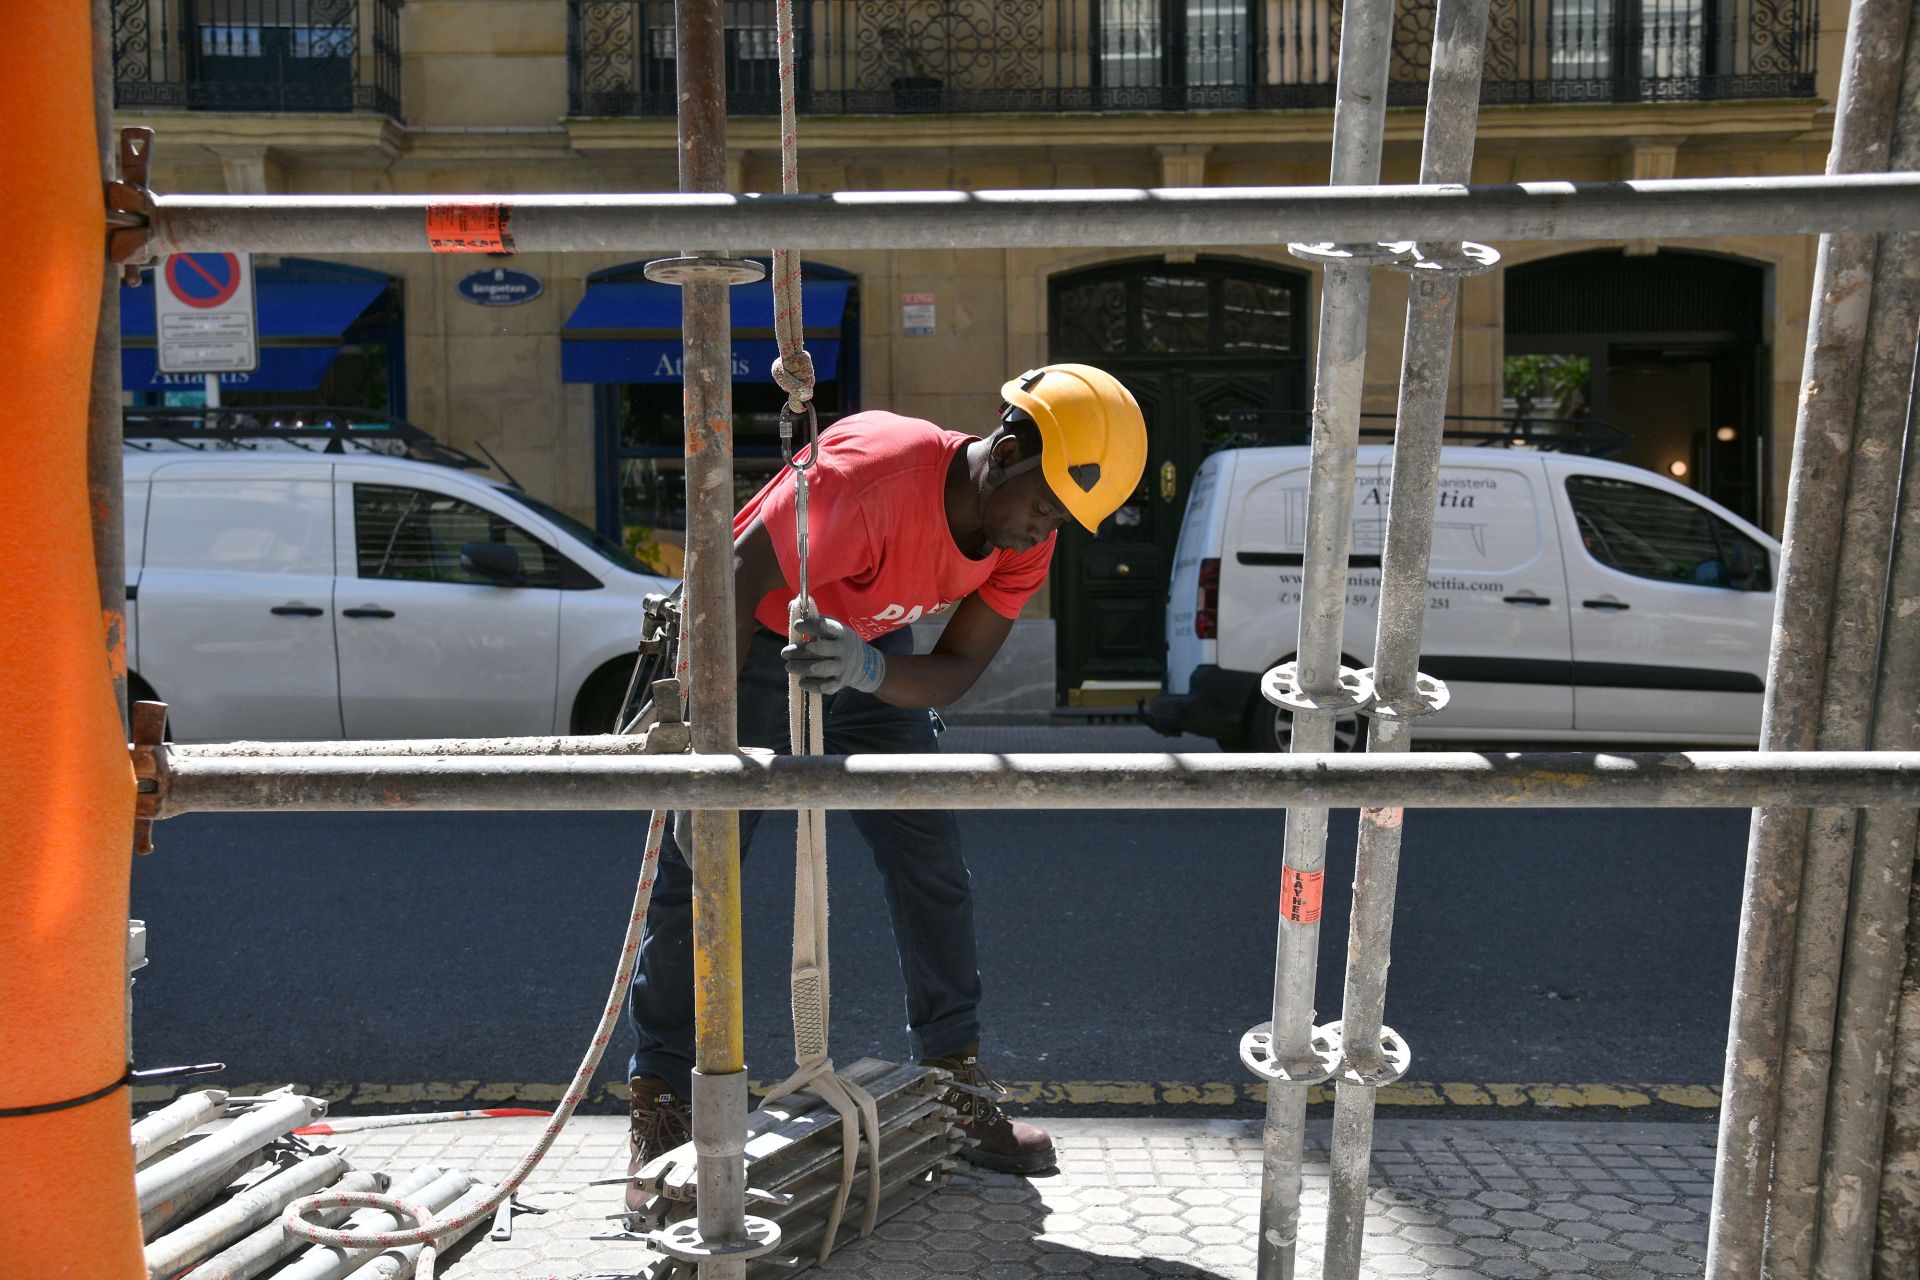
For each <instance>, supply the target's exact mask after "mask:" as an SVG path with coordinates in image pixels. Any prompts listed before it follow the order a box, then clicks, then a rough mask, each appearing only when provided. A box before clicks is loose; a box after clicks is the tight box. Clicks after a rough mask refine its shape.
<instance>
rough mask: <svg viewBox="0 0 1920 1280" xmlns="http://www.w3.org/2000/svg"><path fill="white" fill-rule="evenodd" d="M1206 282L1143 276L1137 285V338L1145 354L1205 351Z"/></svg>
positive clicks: (1191, 278) (1188, 277)
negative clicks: (1138, 293) (1138, 321)
mask: <svg viewBox="0 0 1920 1280" xmlns="http://www.w3.org/2000/svg"><path fill="white" fill-rule="evenodd" d="M1207 292H1208V290H1207V282H1206V281H1205V280H1203V279H1195V278H1193V277H1190V276H1147V277H1145V278H1143V279H1142V280H1141V282H1140V337H1141V342H1142V343H1143V345H1144V346H1145V348H1146V350H1148V351H1151V352H1155V353H1160V352H1175V351H1205V350H1206V349H1207V318H1208V317H1207V313H1208V308H1207Z"/></svg>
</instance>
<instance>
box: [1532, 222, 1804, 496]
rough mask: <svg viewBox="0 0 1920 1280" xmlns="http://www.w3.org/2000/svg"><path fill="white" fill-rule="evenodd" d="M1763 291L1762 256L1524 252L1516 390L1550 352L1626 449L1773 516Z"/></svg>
mask: <svg viewBox="0 0 1920 1280" xmlns="http://www.w3.org/2000/svg"><path fill="white" fill-rule="evenodd" d="M1767 297H1768V288H1767V268H1766V267H1764V266H1762V265H1759V264H1756V263H1751V262H1744V261H1741V260H1739V259H1736V258H1728V257H1722V256H1720V255H1717V254H1709V253H1689V252H1679V251H1673V250H1662V251H1661V252H1659V253H1657V254H1652V255H1647V256H1632V257H1630V256H1628V255H1627V254H1626V253H1625V252H1624V251H1622V250H1619V249H1598V250H1594V251H1592V252H1587V253H1569V254H1563V255H1561V256H1558V257H1553V258H1545V259H1542V260H1541V261H1539V262H1528V263H1522V264H1520V265H1519V266H1515V267H1512V268H1509V269H1508V271H1507V273H1506V356H1507V379H1508V391H1509V394H1511V393H1512V392H1513V391H1514V390H1515V388H1516V386H1517V385H1519V380H1520V379H1522V378H1524V377H1525V376H1526V374H1527V372H1528V370H1529V367H1530V365H1529V362H1531V367H1532V368H1533V369H1534V370H1536V371H1537V370H1538V368H1539V366H1540V363H1541V361H1542V359H1543V358H1545V359H1546V360H1547V361H1549V362H1550V363H1551V364H1552V365H1553V366H1554V367H1555V372H1556V374H1557V375H1558V376H1557V378H1556V379H1555V381H1556V382H1557V388H1556V394H1557V395H1558V396H1560V397H1561V398H1562V399H1563V400H1566V399H1569V398H1570V399H1571V400H1572V401H1574V402H1577V403H1576V404H1575V405H1573V406H1571V407H1574V408H1577V409H1579V410H1581V411H1584V412H1586V413H1590V414H1592V415H1593V416H1594V417H1597V418H1601V419H1604V420H1606V421H1608V422H1611V423H1612V424H1613V425H1615V426H1616V427H1619V428H1620V429H1621V430H1623V431H1625V432H1626V433H1627V437H1628V439H1627V443H1626V445H1625V447H1624V448H1623V449H1622V450H1621V452H1620V453H1619V454H1617V455H1616V456H1617V457H1618V459H1619V460H1620V461H1622V462H1627V463H1632V464H1633V465H1635V466H1641V467H1645V468H1647V469H1648V470H1649V471H1657V472H1659V473H1661V474H1662V475H1666V476H1670V477H1672V478H1674V479H1676V480H1679V481H1680V482H1681V483H1682V484H1686V485H1690V486H1692V487H1693V488H1695V489H1698V490H1699V491H1700V492H1702V493H1704V494H1706V495H1707V496H1708V497H1710V498H1712V499H1713V500H1714V501H1716V502H1719V503H1721V504H1722V505H1724V506H1726V507H1728V508H1730V509H1731V510H1733V511H1735V512H1738V513H1739V514H1740V515H1742V516H1745V517H1746V518H1747V519H1749V520H1751V521H1753V522H1754V523H1755V524H1760V525H1765V524H1766V522H1767V516H1768V514H1769V513H1768V511H1767V509H1766V508H1767V492H1766V490H1767V485H1766V477H1767V459H1768V452H1769V448H1770V444H1771V442H1770V441H1769V439H1768V430H1767V424H1768V421H1769V417H1768V409H1767V403H1766V394H1765V391H1766V381H1765V371H1766V370H1767V368H1768V365H1769V360H1768V358H1767V350H1766V336H1765V323H1764V322H1765V317H1766V315H1767V307H1768V302H1767ZM1554 357H1559V359H1557V360H1556V359H1553V358H1554ZM1569 375H1571V376H1569ZM1535 380H1536V381H1538V379H1537V378H1536V379H1535ZM1569 408H1570V406H1569V405H1568V404H1566V403H1562V404H1560V405H1557V406H1555V407H1554V408H1553V409H1552V410H1549V411H1550V412H1557V413H1559V414H1561V415H1562V416H1568V410H1569Z"/></svg>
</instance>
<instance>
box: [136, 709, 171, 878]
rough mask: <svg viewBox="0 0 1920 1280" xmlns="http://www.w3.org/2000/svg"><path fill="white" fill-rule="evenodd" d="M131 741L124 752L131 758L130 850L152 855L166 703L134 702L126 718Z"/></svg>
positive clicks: (162, 787) (163, 771)
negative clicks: (131, 843)
mask: <svg viewBox="0 0 1920 1280" xmlns="http://www.w3.org/2000/svg"><path fill="white" fill-rule="evenodd" d="M128 719H129V720H131V722H132V729H133V741H131V742H129V743H128V744H127V752H128V754H129V755H130V756H132V757H133V778H134V793H133V851H134V852H135V853H152V852H153V824H154V822H155V821H156V820H157V819H159V818H161V817H163V816H165V815H164V812H163V808H164V805H165V802H166V798H167V748H166V741H165V739H166V733H167V704H166V703H164V702H136V703H134V704H133V707H132V710H131V714H130V715H129V717H128Z"/></svg>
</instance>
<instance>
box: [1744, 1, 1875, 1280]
mask: <svg viewBox="0 0 1920 1280" xmlns="http://www.w3.org/2000/svg"><path fill="white" fill-rule="evenodd" d="M1910 16H1911V6H1910V4H1909V3H1907V0H1861V3H1859V4H1857V5H1855V7H1854V9H1853V12H1852V15H1851V18H1850V20H1849V24H1848V30H1847V46H1846V51H1845V54H1844V56H1843V60H1842V74H1841V85H1840V96H1839V104H1838V111H1837V115H1836V118H1835V124H1834V138H1833V146H1832V151H1831V152H1830V154H1829V157H1828V162H1827V172H1828V174H1829V175H1835V176H1837V175H1846V174H1862V173H1869V172H1877V171H1880V170H1884V169H1885V168H1886V165H1887V161H1888V155H1889V150H1888V148H1889V142H1890V135H1891V130H1892V122H1893V117H1894V111H1895V107H1896V103H1897V100H1898V94H1899V86H1900V69H1901V63H1902V51H1903V49H1904V47H1905V44H1906V35H1907V31H1908V25H1909V20H1910ZM1877 251H1878V243H1877V238H1876V237H1875V236H1873V235H1871V234H1848V235H1827V236H1823V237H1822V238H1821V242H1820V253H1819V260H1818V264H1817V267H1816V273H1815V278H1814V291H1813V298H1814V307H1813V314H1812V317H1811V320H1810V323H1809V326H1808V331H1807V356H1806V366H1805V373H1804V376H1803V387H1804V390H1803V393H1802V396H1801V401H1800V413H1799V420H1798V422H1797V423H1796V424H1795V432H1794V448H1793V461H1792V472H1791V478H1790V481H1789V488H1788V498H1787V518H1786V527H1785V532H1784V535H1783V538H1782V544H1783V551H1784V554H1783V557H1782V561H1781V571H1780V579H1779V588H1778V592H1777V595H1776V598H1775V606H1774V610H1775V611H1774V625H1773V646H1772V651H1771V653H1770V654H1769V656H1768V664H1767V694H1766V702H1765V709H1764V712H1763V720H1762V727H1761V743H1762V747H1763V749H1766V750H1807V749H1810V748H1813V747H1815V746H1818V745H1820V743H1821V733H1820V729H1821V723H1822V718H1823V716H1822V713H1823V709H1824V706H1825V701H1826V697H1825V695H1826V689H1827V679H1828V664H1829V656H1830V648H1829V631H1828V623H1829V620H1830V619H1831V618H1832V617H1833V616H1834V612H1835V608H1836V594H1835V592H1836V583H1837V581H1838V579H1839V577H1840V575H1841V571H1842V564H1841V555H1842V545H1843V533H1844V530H1845V526H1846V504H1845V503H1844V502H1836V501H1835V500H1834V494H1835V491H1836V489H1840V488H1842V486H1844V485H1845V484H1846V481H1847V477H1848V475H1849V471H1850V468H1851V460H1852V456H1853V451H1854V445H1855V428H1856V418H1857V415H1858V413H1859V410H1860V407H1861V404H1860V386H1861V373H1862V368H1863V365H1864V360H1865V351H1866V346H1867V329H1868V322H1869V318H1870V314H1871V310H1872V306H1871V304H1872V301H1873V295H1874V279H1873V273H1874V265H1875V262H1876V258H1877ZM1856 545H1857V544H1856ZM1883 564H1884V562H1883ZM1830 821H1831V819H1830V817H1829V816H1827V815H1809V814H1808V813H1806V812H1805V811H1801V810H1785V809H1781V808H1778V807H1769V808H1766V809H1763V810H1762V811H1760V812H1757V813H1756V814H1755V815H1754V820H1753V829H1752V833H1751V835H1750V837H1749V840H1748V853H1747V874H1746V884H1745V887H1744V890H1743V896H1742V907H1741V921H1740V938H1739V943H1738V950H1737V952H1736V955H1735V971H1734V993H1733V1003H1732V1009H1731V1013H1730V1016H1729V1027H1728V1034H1727V1057H1726V1073H1725V1086H1724V1090H1723V1101H1722V1105H1721V1112H1720V1142H1719V1151H1718V1154H1717V1157H1716V1170H1715V1178H1714V1193H1713V1211H1712V1215H1711V1218H1710V1222H1709V1236H1708V1246H1707V1275H1708V1277H1709V1278H1710V1280H1732V1277H1745V1276H1751V1275H1757V1274H1759V1273H1760V1271H1761V1266H1762V1259H1763V1258H1765V1257H1766V1256H1767V1255H1768V1252H1769V1248H1770V1245H1769V1236H1770V1235H1772V1236H1774V1237H1776V1238H1777V1240H1778V1242H1779V1244H1780V1246H1781V1247H1782V1248H1783V1249H1784V1251H1785V1253H1786V1255H1787V1257H1788V1258H1789V1259H1792V1258H1793V1257H1795V1256H1798V1257H1799V1258H1800V1259H1801V1263H1800V1265H1801V1266H1802V1268H1804V1262H1805V1258H1806V1256H1807V1255H1806V1249H1807V1247H1809V1246H1810V1244H1811V1240H1810V1228H1811V1221H1812V1212H1813V1210H1812V1205H1813V1202H1814V1186H1813V1183H1814V1179H1815V1177H1816V1176H1817V1175H1816V1174H1812V1173H1806V1172H1801V1171H1799V1170H1798V1163H1799V1161H1800V1160H1801V1158H1802V1156H1803V1155H1808V1154H1810V1155H1811V1156H1812V1157H1813V1159H1814V1160H1815V1161H1817V1158H1818V1149H1819V1135H1818V1132H1817V1130H1816V1131H1815V1132H1814V1133H1813V1134H1812V1137H1811V1139H1810V1141H1811V1144H1812V1151H1811V1152H1810V1153H1795V1152H1786V1151H1784V1150H1783V1149H1782V1148H1781V1146H1780V1145H1779V1141H1778V1140H1779V1137H1780V1136H1781V1125H1782V1122H1783V1119H1784V1120H1786V1121H1787V1122H1788V1123H1790V1124H1792V1126H1793V1127H1794V1130H1795V1132H1796V1133H1801V1132H1803V1131H1804V1130H1805V1129H1806V1128H1808V1127H1810V1120H1808V1119H1803V1118H1802V1116H1803V1113H1805V1112H1806V1111H1807V1110H1808V1107H1810V1106H1811V1105H1813V1100H1812V1098H1811V1096H1810V1095H1808V1096H1806V1098H1805V1104H1806V1105H1801V1104H1799V1103H1790V1102H1789V1101H1788V1099H1787V1098H1786V1097H1785V1095H1784V1094H1783V1083H1782V1081H1783V1054H1784V1053H1785V1050H1786V1045H1787V1037H1788V1026H1789V1008H1790V992H1791V991H1792V989H1793V987H1794V985H1795V982H1796V968H1797V966H1796V964H1795V960H1796V957H1797V956H1798V955H1799V949H1800V939H1801V937H1802V935H1803V932H1804V931H1807V930H1826V929H1829V928H1835V929H1837V928H1838V927H1839V920H1838V919H1837V918H1836V917H1837V916H1839V915H1841V914H1843V913H1844V910H1845V905H1844V904H1845V899H1844V895H1842V896H1841V898H1840V904H1839V906H1838V908H1837V909H1836V908H1834V906H1833V904H1832V901H1831V899H1830V897H1829V896H1827V895H1825V893H1824V886H1822V887H1816V891H1815V901H1814V902H1813V903H1812V904H1810V907H1811V909H1810V910H1805V911H1804V914H1803V907H1802V890H1803V887H1805V885H1806V879H1805V867H1806V858H1807V852H1808V844H1809V839H1810V836H1811V835H1812V833H1813V832H1814V830H1815V826H1816V822H1820V823H1829V822H1830ZM1817 840H1820V841H1825V843H1827V844H1829V845H1831V844H1832V843H1834V842H1833V841H1830V840H1825V837H1818V838H1817ZM1849 848H1850V845H1849ZM1804 1006H1805V1002H1804V988H1803V999H1802V1008H1803V1017H1804V1016H1805V1015H1804ZM1828 1044H1830V1038H1829V1040H1828ZM1827 1047H1828V1045H1827V1044H1823V1045H1822V1046H1821V1047H1820V1050H1819V1052H1825V1050H1826V1048H1827ZM1822 1074H1823V1073H1822ZM1821 1089H1822V1092H1824V1074H1823V1079H1822V1085H1821ZM1818 1105H1819V1106H1821V1107H1822V1108H1823V1107H1824V1097H1822V1098H1821V1099H1820V1101H1819V1104H1818ZM1777 1165H1779V1166H1783V1167H1778V1168H1777ZM1781 1175H1784V1176H1781ZM1796 1179H1797V1180H1798V1182H1799V1183H1800V1184H1801V1186H1802V1188H1803V1191H1804V1194H1799V1195H1795V1194H1793V1193H1789V1194H1788V1196H1787V1197H1786V1200H1787V1206H1786V1207H1787V1214H1786V1217H1785V1218H1784V1219H1779V1218H1776V1213H1777V1211H1778V1210H1779V1208H1780V1207H1781V1206H1780V1205H1778V1204H1777V1203H1776V1201H1775V1196H1776V1194H1777V1192H1778V1191H1779V1190H1781V1189H1782V1188H1784V1187H1786V1186H1787V1185H1788V1183H1789V1182H1790V1181H1792V1180H1796ZM1796 1204H1797V1207H1796ZM1788 1265H1790V1266H1791V1265H1793V1264H1792V1263H1791V1262H1789V1264H1788Z"/></svg>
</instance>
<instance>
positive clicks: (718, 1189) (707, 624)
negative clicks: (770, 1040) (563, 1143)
mask: <svg viewBox="0 0 1920 1280" xmlns="http://www.w3.org/2000/svg"><path fill="white" fill-rule="evenodd" d="M674 35H675V40H676V47H675V63H676V66H677V75H678V81H679V83H678V88H679V98H680V113H679V116H680V118H679V147H680V190H681V191H682V192H689V193H693V192H720V191H725V190H726V186H727V103H726V84H727V78H726V58H725V48H726V26H725V17H724V9H723V5H722V0H676V2H675V4H674ZM680 262H681V263H682V264H684V266H683V267H682V269H681V271H680V272H679V273H678V274H679V280H678V283H680V284H681V287H682V300H681V341H682V343H683V346H684V351H685V361H684V373H683V379H684V384H685V391H684V395H685V412H686V483H687V561H686V570H685V575H684V581H685V583H686V613H685V618H686V621H685V627H686V644H687V665H688V672H687V679H688V685H689V704H690V709H689V715H690V719H691V721H692V724H693V749H694V750H695V751H696V752H700V753H703V754H729V753H731V752H733V751H735V750H737V749H738V747H739V729H738V723H737V718H736V705H737V697H738V694H737V687H738V678H739V669H738V663H737V662H736V660H735V659H736V654H735V649H736V647H737V645H736V636H735V633H734V601H733V420H732V414H733V386H732V377H733V369H732V366H733V360H732V355H731V338H730V324H731V317H730V314H729V306H728V301H727V288H728V282H729V276H728V275H727V274H726V271H725V269H724V267H723V266H722V263H723V260H721V259H720V258H719V256H718V255H717V254H706V253H702V252H701V251H698V250H694V251H690V252H689V255H688V257H687V258H684V259H681V260H680ZM703 264H704V265H703ZM653 265H658V264H653ZM650 274H653V271H652V270H651V269H650ZM659 274H660V275H661V276H663V277H664V278H669V279H671V278H673V275H672V274H670V273H666V272H661V273H659ZM692 837H693V849H692V870H693V974H694V979H693V980H694V1027H695V1031H694V1036H695V1040H694V1071H693V1098H692V1102H693V1138H694V1145H695V1149H696V1151H697V1152H698V1153H699V1161H700V1163H699V1194H698V1205H699V1224H700V1236H701V1239H702V1241H703V1245H704V1247H706V1248H707V1250H708V1251H709V1256H707V1257H705V1258H703V1259H702V1260H701V1261H700V1262H699V1274H700V1280H743V1277H744V1276H745V1275H746V1266H747V1263H746V1257H745V1256H744V1254H742V1253H736V1252H730V1251H729V1250H730V1248H732V1247H738V1246H741V1245H743V1244H744V1243H745V1241H746V1230H747V1224H746V1165H745V1162H744V1154H743V1153H744V1150H745V1147H746V1134H747V1087H746V1081H747V1076H746V1048H745V1042H746V1033H745V1028H744V1026H743V1016H744V1013H743V1005H742V999H741V972H740V970H741V958H740V957H741V949H740V815H739V814H738V813H737V812H733V811H727V810H718V811H716V810H697V811H695V812H694V813H693V815H692Z"/></svg>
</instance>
